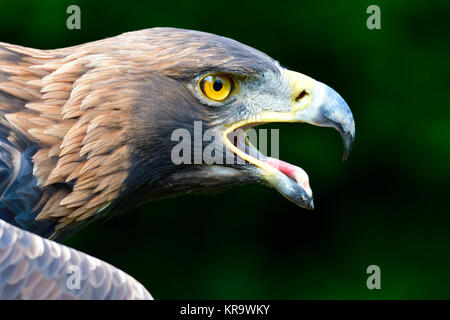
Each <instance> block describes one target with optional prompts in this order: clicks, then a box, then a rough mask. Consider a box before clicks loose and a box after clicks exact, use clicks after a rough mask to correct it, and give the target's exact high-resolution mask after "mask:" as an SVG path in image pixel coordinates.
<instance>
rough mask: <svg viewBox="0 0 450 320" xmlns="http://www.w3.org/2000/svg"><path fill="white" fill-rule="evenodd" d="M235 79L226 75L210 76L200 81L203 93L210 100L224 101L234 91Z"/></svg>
mask: <svg viewBox="0 0 450 320" xmlns="http://www.w3.org/2000/svg"><path fill="white" fill-rule="evenodd" d="M233 85H234V83H233V79H231V78H230V77H229V76H226V75H217V74H215V75H208V76H205V77H203V78H202V79H201V80H200V83H199V86H200V89H201V91H202V93H203V94H204V95H205V97H207V98H208V99H210V100H214V101H224V100H225V99H227V98H228V97H229V96H230V94H231V92H232V91H233Z"/></svg>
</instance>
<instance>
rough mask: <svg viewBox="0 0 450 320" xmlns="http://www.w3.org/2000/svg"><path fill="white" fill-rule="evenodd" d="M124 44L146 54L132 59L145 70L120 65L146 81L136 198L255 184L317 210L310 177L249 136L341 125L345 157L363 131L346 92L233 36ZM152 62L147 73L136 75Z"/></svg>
mask: <svg viewBox="0 0 450 320" xmlns="http://www.w3.org/2000/svg"><path fill="white" fill-rule="evenodd" d="M122 37H123V39H127V41H130V42H131V43H132V46H134V47H136V46H139V47H142V48H141V50H133V52H132V55H130V57H129V59H133V61H136V60H139V61H140V64H138V65H136V64H135V63H128V62H127V59H126V58H124V60H123V61H121V62H120V63H121V64H124V65H135V66H136V69H135V70H136V72H135V73H136V74H138V75H139V80H138V81H137V82H136V83H137V87H138V88H139V90H138V95H137V96H136V99H134V103H133V107H132V114H133V116H132V119H131V126H130V143H129V144H130V146H132V148H131V151H130V154H131V161H130V162H131V166H130V169H129V176H128V179H127V182H126V183H127V188H126V190H127V191H125V194H128V198H130V197H131V198H133V201H134V202H142V201H146V200H149V199H155V198H160V197H164V196H168V195H173V194H179V193H186V192H197V191H201V192H203V191H212V190H216V189H219V188H224V187H228V186H233V185H238V184H242V183H251V182H256V183H261V184H265V185H269V186H272V187H274V188H275V189H276V190H278V192H280V193H281V194H282V195H283V196H285V197H286V198H287V199H289V200H291V201H292V202H294V203H296V204H297V205H299V206H301V207H304V208H309V209H312V208H313V206H314V205H313V195H312V191H311V188H310V185H309V178H308V175H307V174H306V173H305V171H304V170H303V169H301V168H300V167H298V166H295V165H292V164H289V163H286V162H284V161H281V160H279V159H277V157H269V156H267V155H264V154H263V153H262V152H260V151H259V150H258V149H257V148H256V147H254V145H253V143H252V142H253V141H252V139H251V138H250V134H249V133H250V131H251V130H253V132H251V133H252V134H253V133H255V132H257V130H255V129H254V128H255V127H256V126H257V125H260V124H265V123H272V122H306V123H310V124H313V125H317V126H324V127H333V128H335V129H337V130H338V131H339V132H340V134H341V136H342V138H343V141H344V159H345V158H346V157H347V155H348V154H349V152H350V150H351V147H352V144H353V140H354V137H355V124H354V120H353V116H352V113H351V111H350V109H349V107H348V106H347V104H346V103H345V101H344V100H343V99H342V98H341V96H340V95H339V94H337V93H336V92H335V91H334V90H333V89H331V88H330V87H328V86H326V85H325V84H323V83H321V82H319V81H316V80H314V79H312V78H310V77H308V76H306V75H303V74H301V73H298V72H294V71H290V70H287V69H285V68H284V67H282V66H281V65H280V64H279V63H278V62H277V61H275V60H274V59H272V58H270V57H269V56H267V55H265V54H264V53H262V52H260V51H258V50H255V49H253V48H251V47H249V46H246V45H244V44H241V43H239V42H237V41H234V40H231V39H228V38H225V37H221V36H217V35H213V34H209V33H204V32H198V31H189V30H180V29H171V28H156V29H150V30H144V31H141V32H139V33H131V34H124V35H123V36H122ZM136 54H138V55H140V56H141V59H138V58H137V57H136ZM143 64H144V65H146V66H145V67H144V68H145V69H148V72H146V73H145V74H142V72H138V71H137V70H142V65H143ZM137 68H139V69H137ZM133 70H134V69H133ZM272 149H274V148H272ZM131 195H132V196H131ZM126 198H127V197H126ZM126 203H128V202H127V201H126Z"/></svg>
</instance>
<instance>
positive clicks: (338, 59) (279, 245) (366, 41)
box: [0, 0, 450, 299]
mask: <svg viewBox="0 0 450 320" xmlns="http://www.w3.org/2000/svg"><path fill="white" fill-rule="evenodd" d="M70 4H78V5H79V6H80V8H81V30H68V29H67V28H66V19H67V17H68V16H69V15H68V14H66V8H67V6H68V5H70ZM370 4H377V5H379V6H380V8H381V27H382V29H381V30H368V29H367V28H366V19H367V18H368V16H369V15H368V14H366V8H367V7H368V6H369V5H370ZM449 9H450V4H449V2H448V1H441V2H438V1H433V2H432V1H411V0H410V1H373V2H372V1H371V2H368V1H345V2H344V1H341V2H339V3H336V1H299V0H295V1H290V2H283V1H267V2H264V1H257V2H255V1H227V0H214V1H211V0H204V1H199V2H190V1H186V0H184V1H139V2H132V1H117V2H114V1H105V2H101V1H56V0H55V1H10V0H8V1H5V0H2V1H0V41H4V42H10V43H15V44H20V45H24V46H29V47H35V48H42V49H52V48H59V47H65V46H71V45H76V44H80V43H84V42H88V41H92V40H97V39H101V38H105V37H109V36H115V35H118V34H120V33H122V32H125V31H133V30H137V29H144V28H150V27H155V26H171V27H179V28H187V29H196V30H202V31H208V32H212V33H216V34H219V35H223V36H227V37H231V38H234V39H235V40H238V41H240V42H243V43H245V44H248V45H250V46H253V47H255V48H257V49H259V50H261V51H263V52H265V53H267V54H268V55H270V56H272V57H274V58H275V59H277V60H278V61H280V62H281V64H283V65H284V66H286V67H287V68H289V69H292V70H296V71H299V72H301V73H304V74H307V75H309V76H311V77H313V78H315V79H317V80H320V81H322V82H324V83H326V84H328V85H330V86H331V87H333V88H335V89H336V90H337V91H338V92H339V93H340V94H341V95H342V96H343V97H344V98H345V100H346V101H347V103H348V104H349V105H350V107H351V109H352V111H353V114H354V117H355V121H356V141H355V145H354V149H353V152H352V154H351V155H350V157H349V159H348V161H347V162H341V156H342V144H341V141H340V138H339V135H338V134H337V133H336V132H334V131H333V130H331V129H323V128H318V127H313V126H309V125H301V124H297V125H295V124H291V125H287V124H279V125H278V124H277V125H275V126H274V125H272V127H276V128H280V142H281V146H280V157H281V159H283V160H286V161H289V162H291V163H294V164H297V165H300V166H301V167H302V168H304V169H305V170H306V171H307V172H308V174H309V176H310V179H311V186H312V188H313V191H314V194H315V204H316V210H315V211H312V212H310V211H307V210H303V209H300V208H298V207H296V206H295V205H293V204H291V203H290V202H288V201H287V200H285V199H284V198H283V197H282V196H281V195H279V194H278V193H277V192H276V191H275V190H273V189H269V188H266V187H263V186H253V185H250V186H242V187H239V188H235V189H232V190H229V191H226V192H223V193H220V194H218V195H214V196H184V197H179V198H174V199H169V200H161V201H157V202H153V203H149V204H147V205H145V206H143V207H141V208H139V209H138V210H135V211H134V212H130V213H128V214H126V215H123V216H121V217H117V218H114V219H112V220H110V221H107V222H106V223H105V222H97V223H94V224H93V225H91V226H89V227H88V228H86V229H84V230H82V231H80V232H79V233H77V234H76V235H75V236H73V237H72V238H70V239H68V240H67V241H65V244H67V245H70V246H72V247H74V248H77V249H79V250H82V251H84V252H87V253H89V254H91V255H94V256H96V257H98V258H100V259H103V260H105V261H108V262H110V263H112V264H113V265H115V266H117V267H119V268H121V269H123V270H124V271H126V272H128V273H129V274H131V275H132V276H134V277H135V278H136V279H138V280H140V281H141V282H142V283H143V284H144V285H145V286H146V287H147V288H148V289H149V290H150V292H151V293H152V294H153V295H154V296H155V297H156V298H159V299H167V298H175V299H178V298H194V299H196V298H203V299H216V298H226V299H240V298H247V299H254V298H255V299H266V298H272V299H317V298H318V299H334V298H338V299H359V298H369V299H372V298H374V299H378V298H386V299H398V298H402V299H409V298H425V299H435V298H450V290H449V287H450V272H449V271H450V268H449V267H450V257H449V247H450V234H449V225H450V212H449V211H450V210H449V209H448V201H447V199H448V198H449V188H448V186H449V182H450V165H449V163H450V129H449V125H450V123H449V120H450V117H449V93H448V90H449V80H448V78H449V62H448V59H449V53H450V50H449V35H450V33H449V29H450V28H449V16H450V15H449V11H450V10H449ZM269 127H270V126H269ZM372 264H376V265H378V266H380V268H381V286H382V289H381V290H372V291H371V290H368V289H367V288H366V279H367V277H368V275H367V274H366V268H367V267H368V266H369V265H372Z"/></svg>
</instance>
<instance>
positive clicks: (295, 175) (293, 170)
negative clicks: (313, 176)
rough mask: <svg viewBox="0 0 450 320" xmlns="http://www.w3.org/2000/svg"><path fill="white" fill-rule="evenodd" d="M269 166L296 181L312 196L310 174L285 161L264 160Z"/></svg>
mask: <svg viewBox="0 0 450 320" xmlns="http://www.w3.org/2000/svg"><path fill="white" fill-rule="evenodd" d="M264 162H266V163H267V164H268V165H270V166H272V167H274V168H276V169H278V171H280V172H281V173H283V174H285V175H286V176H288V177H289V178H291V179H293V180H295V181H296V182H297V184H298V185H299V186H300V187H301V188H302V189H303V190H304V191H305V192H306V193H307V194H308V195H309V196H312V190H311V187H310V186H309V177H308V174H307V173H306V172H305V170H303V169H302V168H300V167H297V166H294V165H292V164H290V163H288V162H285V161H283V160H279V159H275V158H270V157H268V158H266V159H265V160H264Z"/></svg>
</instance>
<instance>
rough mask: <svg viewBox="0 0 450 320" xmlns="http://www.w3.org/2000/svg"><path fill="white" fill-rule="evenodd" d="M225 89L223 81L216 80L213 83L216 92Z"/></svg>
mask: <svg viewBox="0 0 450 320" xmlns="http://www.w3.org/2000/svg"><path fill="white" fill-rule="evenodd" d="M222 87H223V84H222V81H221V80H216V81H214V83H213V88H214V90H215V91H220V90H221V89H222Z"/></svg>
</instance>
